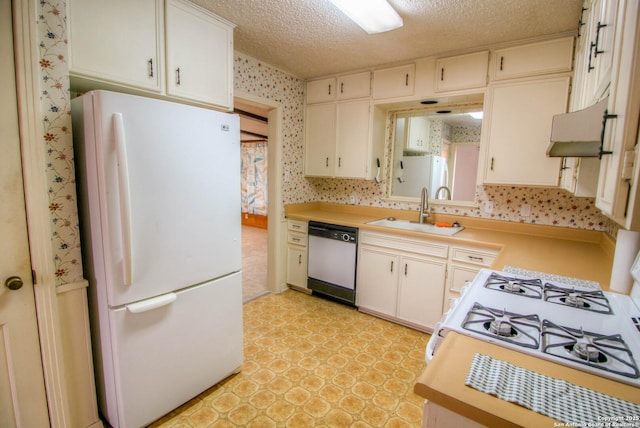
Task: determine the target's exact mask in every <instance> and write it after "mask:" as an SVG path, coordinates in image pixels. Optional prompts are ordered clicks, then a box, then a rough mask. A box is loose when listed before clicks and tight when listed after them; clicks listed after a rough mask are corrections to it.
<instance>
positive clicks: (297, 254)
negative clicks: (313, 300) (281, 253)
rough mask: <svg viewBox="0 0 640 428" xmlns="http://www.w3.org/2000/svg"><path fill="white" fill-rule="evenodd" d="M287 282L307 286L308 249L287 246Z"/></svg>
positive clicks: (301, 286)
mask: <svg viewBox="0 0 640 428" xmlns="http://www.w3.org/2000/svg"><path fill="white" fill-rule="evenodd" d="M287 284H291V285H295V286H296V287H300V288H307V249H306V248H305V247H298V246H295V245H289V246H287Z"/></svg>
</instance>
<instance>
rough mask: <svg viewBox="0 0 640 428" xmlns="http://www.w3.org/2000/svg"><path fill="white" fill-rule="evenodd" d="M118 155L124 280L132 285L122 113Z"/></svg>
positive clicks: (116, 120) (116, 119) (116, 124)
mask: <svg viewBox="0 0 640 428" xmlns="http://www.w3.org/2000/svg"><path fill="white" fill-rule="evenodd" d="M112 120H113V129H114V133H115V143H116V156H117V159H118V190H119V191H120V230H121V232H122V281H123V283H124V285H131V283H132V282H133V280H132V277H133V273H132V261H131V247H132V245H131V197H130V194H129V165H128V163H127V150H126V139H125V133H124V123H123V120H122V113H114V114H113V119H112Z"/></svg>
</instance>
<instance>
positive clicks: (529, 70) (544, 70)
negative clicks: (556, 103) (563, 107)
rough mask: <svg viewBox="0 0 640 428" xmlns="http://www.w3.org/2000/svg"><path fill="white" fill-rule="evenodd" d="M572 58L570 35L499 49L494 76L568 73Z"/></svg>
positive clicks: (496, 77) (506, 77)
mask: <svg viewBox="0 0 640 428" xmlns="http://www.w3.org/2000/svg"><path fill="white" fill-rule="evenodd" d="M572 60H573V37H565V38H562V39H557V40H550V41H545V42H540V43H532V44H529V45H524V46H516V47H513V48H505V49H498V50H496V51H495V55H494V64H493V69H494V78H495V79H496V80H497V79H513V78H516V77H525V76H535V75H539V74H549V73H561V72H567V71H571V62H572Z"/></svg>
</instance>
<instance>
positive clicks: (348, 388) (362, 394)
mask: <svg viewBox="0 0 640 428" xmlns="http://www.w3.org/2000/svg"><path fill="white" fill-rule="evenodd" d="M243 308H244V309H243V316H244V358H245V360H244V363H243V365H242V371H241V372H240V373H238V374H236V375H232V376H230V377H229V378H227V379H225V380H224V381H222V382H221V383H219V384H217V385H215V386H213V387H211V388H210V389H208V390H207V391H205V392H203V393H202V394H200V395H199V396H198V397H196V398H194V399H192V400H191V401H189V402H187V403H185V404H184V405H182V406H181V407H180V408H178V409H176V410H175V411H173V412H171V413H170V414H168V415H166V416H165V417H163V418H162V419H160V420H158V421H156V422H155V423H153V424H152V425H151V426H152V427H153V428H186V427H190V428H197V427H260V428H263V427H265V428H269V427H416V428H417V427H420V426H421V417H422V404H423V399H422V398H421V397H419V396H418V395H416V394H414V393H413V385H414V383H415V381H416V379H417V378H418V376H419V375H420V374H421V373H422V371H423V370H424V368H425V362H424V349H425V346H426V343H427V340H428V339H429V335H427V334H425V333H421V332H418V331H416V330H412V329H409V328H406V327H402V326H400V325H397V324H393V323H390V322H387V321H385V320H382V319H378V318H375V317H372V316H369V315H366V314H363V313H361V312H358V311H357V310H355V309H353V308H350V307H347V306H344V305H341V304H338V303H334V302H332V301H328V300H325V299H321V298H319V297H316V296H309V295H307V294H304V293H301V292H297V291H293V290H287V291H285V292H283V293H279V294H267V295H265V296H263V297H260V298H258V299H256V300H253V301H251V302H249V303H246V304H245V305H244V307H243Z"/></svg>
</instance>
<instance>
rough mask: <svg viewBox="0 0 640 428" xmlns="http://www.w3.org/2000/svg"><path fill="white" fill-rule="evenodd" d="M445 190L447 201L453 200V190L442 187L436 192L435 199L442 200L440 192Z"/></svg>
mask: <svg viewBox="0 0 640 428" xmlns="http://www.w3.org/2000/svg"><path fill="white" fill-rule="evenodd" d="M441 190H444V191H445V199H447V200H451V190H449V188H448V187H447V186H440V187H438V190H436V194H435V196H434V197H435V198H436V199H440V191H441Z"/></svg>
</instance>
